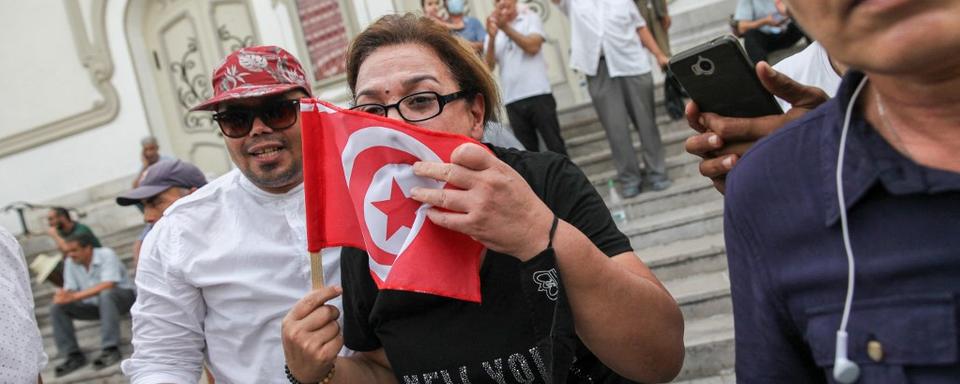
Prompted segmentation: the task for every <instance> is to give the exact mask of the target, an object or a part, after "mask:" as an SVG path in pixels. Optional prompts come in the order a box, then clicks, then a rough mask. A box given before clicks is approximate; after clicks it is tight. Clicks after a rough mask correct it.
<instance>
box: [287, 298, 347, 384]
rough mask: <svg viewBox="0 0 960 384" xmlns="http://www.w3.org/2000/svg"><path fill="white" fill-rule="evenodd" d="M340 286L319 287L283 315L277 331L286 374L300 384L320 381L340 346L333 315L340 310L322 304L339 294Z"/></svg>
mask: <svg viewBox="0 0 960 384" xmlns="http://www.w3.org/2000/svg"><path fill="white" fill-rule="evenodd" d="M341 293H343V290H342V289H341V288H340V287H320V288H319V289H316V290H313V291H311V292H310V293H308V294H307V295H306V296H304V297H303V298H302V299H300V301H298V302H297V303H296V304H294V306H293V308H292V309H290V312H287V316H285V317H284V318H283V322H282V323H281V328H280V333H281V339H282V340H283V355H284V357H285V358H286V361H287V367H288V368H289V369H290V373H291V374H292V375H293V377H295V378H296V379H297V380H299V381H300V382H302V383H315V382H319V381H320V380H323V378H324V377H326V376H327V374H328V373H329V372H330V370H331V369H333V363H334V361H335V360H336V358H337V354H338V353H340V349H341V348H342V347H343V336H342V335H341V333H340V324H338V323H337V318H339V317H340V311H339V310H337V308H336V307H334V306H332V305H326V303H327V302H328V301H330V300H332V299H333V298H335V297H337V296H340V294H341Z"/></svg>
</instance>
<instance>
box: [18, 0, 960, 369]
mask: <svg viewBox="0 0 960 384" xmlns="http://www.w3.org/2000/svg"><path fill="white" fill-rule="evenodd" d="M552 1H553V2H554V3H555V4H556V5H557V6H558V7H559V9H560V10H562V11H563V12H564V13H565V14H566V15H567V17H568V18H569V20H570V27H571V28H570V30H571V36H570V38H571V45H572V49H571V52H570V62H571V66H572V68H573V69H575V70H577V71H579V72H581V73H583V74H584V75H585V76H586V79H587V84H588V90H589V92H590V95H591V98H592V100H593V105H594V107H595V109H596V110H597V115H598V117H599V120H600V122H601V124H602V125H603V128H604V130H605V132H606V134H607V138H608V140H609V144H610V147H611V151H612V154H613V158H614V162H615V164H616V169H617V178H618V181H619V183H620V188H621V189H622V190H623V194H624V195H625V196H627V197H631V196H634V195H636V194H639V193H640V192H641V191H642V190H644V189H647V188H649V189H652V190H662V189H664V188H668V187H669V186H670V180H669V179H668V178H667V175H666V171H665V164H664V155H663V148H662V145H661V143H660V137H659V131H658V130H657V126H656V122H655V119H654V101H653V100H654V98H653V93H654V89H653V80H652V76H651V71H652V70H653V69H654V68H653V67H654V66H658V67H660V68H661V69H663V68H664V67H665V66H666V64H667V61H668V58H669V54H670V50H669V43H668V42H667V43H665V41H666V36H665V32H666V31H667V30H668V29H669V28H670V25H671V22H672V21H671V18H670V15H669V13H668V12H667V7H666V4H665V2H661V1H636V2H634V1H630V0H600V1H587V0H552ZM598 3H599V4H598ZM421 6H422V7H423V9H424V15H423V16H418V15H414V14H406V15H388V16H383V17H381V18H380V19H378V20H377V21H375V22H373V23H372V24H371V25H370V26H368V27H367V28H366V29H365V30H363V31H362V32H361V33H360V34H359V35H357V36H356V37H355V38H354V40H353V41H352V42H351V45H350V49H349V51H348V55H347V59H346V61H347V62H346V64H347V65H346V67H347V82H348V85H349V88H350V91H351V93H352V95H354V99H353V105H355V106H358V109H360V110H362V111H366V112H373V113H378V114H381V115H382V116H384V117H386V118H390V119H396V120H401V121H407V122H409V123H411V124H415V125H418V126H420V127H423V128H426V129H429V130H435V131H442V132H447V133H452V134H459V135H463V136H467V137H470V138H473V139H476V140H483V139H484V134H485V130H486V129H487V128H488V127H489V126H490V124H491V122H495V121H497V120H498V119H499V116H498V110H499V108H500V106H501V105H502V106H504V107H505V109H506V112H507V115H508V118H509V121H510V124H511V127H512V128H513V130H514V132H515V133H516V135H517V137H518V139H519V140H520V142H521V143H522V145H523V147H524V149H526V150H518V149H511V148H501V147H498V146H494V145H490V144H488V146H487V147H486V148H483V147H481V146H478V145H474V144H466V145H463V146H461V147H459V148H458V149H457V150H455V151H454V152H453V155H452V156H451V159H450V162H449V163H443V162H418V163H417V164H415V165H414V166H413V172H414V173H415V174H416V175H417V176H419V177H423V178H429V179H435V180H438V181H441V182H444V183H449V184H451V185H453V186H456V187H457V188H458V190H457V191H456V193H451V192H442V191H440V190H434V189H425V188H414V189H413V190H412V191H411V195H410V198H412V199H414V200H416V201H417V202H419V203H424V204H429V205H431V206H432V207H433V208H431V209H429V210H428V211H427V212H428V213H427V217H428V218H429V220H431V221H432V222H434V223H436V224H437V225H439V226H441V227H444V228H447V229H450V230H453V231H456V232H460V233H463V234H466V235H468V236H470V237H471V238H473V239H476V240H477V241H479V242H480V243H482V244H483V245H484V246H485V247H486V248H487V250H488V251H487V252H486V253H485V254H484V255H483V257H482V259H481V265H482V268H481V286H482V302H483V304H482V305H480V304H476V303H469V302H464V301H460V300H455V299H448V298H443V297H438V296H432V295H426V294H422V293H416V292H406V291H392V290H379V289H378V288H377V285H376V284H375V282H374V280H373V277H372V276H371V274H370V269H369V266H368V265H369V261H368V258H369V256H368V255H367V254H366V253H365V252H364V251H362V250H358V249H353V248H349V247H336V248H327V249H324V250H323V251H322V255H323V259H322V260H323V264H324V265H323V267H324V268H323V271H324V274H325V275H324V281H325V282H326V286H323V287H319V288H317V289H313V290H311V284H310V265H309V257H308V255H307V251H306V247H305V244H306V227H305V216H304V215H305V211H304V186H303V178H304V176H303V153H302V146H301V138H300V135H301V129H302V127H301V123H300V120H299V105H298V101H299V99H300V98H302V97H310V96H312V88H311V86H310V85H309V84H308V83H307V81H306V76H305V75H304V71H303V67H302V66H301V65H300V63H299V61H298V60H297V58H296V57H294V56H293V55H291V54H290V53H289V52H287V51H285V50H284V49H282V48H279V47H275V46H257V47H248V48H242V49H240V50H237V51H235V52H232V53H230V54H229V55H228V56H227V57H226V58H225V60H224V61H223V63H222V64H220V65H219V66H218V67H217V68H214V69H213V76H212V83H213V84H212V85H213V89H214V95H213V97H211V98H210V99H208V100H206V101H204V102H202V103H201V104H199V105H197V106H195V107H194V110H197V111H209V112H211V113H212V116H213V120H214V121H216V123H217V124H218V126H219V128H220V130H221V132H222V133H223V136H224V144H225V146H226V148H227V150H228V151H229V154H230V157H231V159H232V161H233V163H234V165H235V166H236V168H235V169H234V170H232V171H230V172H228V173H227V174H225V175H223V176H220V177H219V178H217V179H215V180H212V181H210V182H209V183H207V181H206V179H205V177H204V176H203V174H202V172H201V171H200V170H199V169H197V168H196V167H195V166H193V165H191V164H189V163H186V162H183V161H181V160H177V159H173V158H163V157H161V156H159V154H158V146H157V143H156V140H154V139H152V138H146V139H144V140H143V142H142V143H141V144H142V146H143V158H142V160H143V168H142V169H141V170H140V171H139V172H138V176H137V177H136V180H135V181H134V183H133V185H132V188H131V189H130V190H129V191H126V192H124V193H122V194H121V195H120V196H118V197H117V199H116V200H117V203H118V204H120V205H125V206H126V205H136V206H138V207H140V209H142V212H143V216H144V221H145V222H146V223H148V226H147V228H146V229H145V230H144V233H143V235H142V237H141V239H142V244H141V243H139V242H138V243H137V245H136V247H135V248H136V250H135V252H134V255H135V261H134V263H135V264H134V265H135V270H136V275H135V281H134V280H133V279H131V278H130V277H129V276H128V273H127V268H126V267H125V266H124V264H123V263H122V261H121V260H120V259H119V258H118V257H117V255H116V253H115V252H114V251H113V250H111V249H110V248H107V247H104V246H103V245H102V244H101V243H100V241H99V240H98V239H97V237H96V236H95V235H94V234H93V232H92V231H91V230H90V228H89V227H88V226H86V225H84V224H82V223H79V222H77V221H74V220H73V219H72V218H71V215H70V212H69V210H67V209H64V208H55V209H52V210H51V211H50V212H49V214H48V224H49V230H48V234H49V235H50V237H51V238H52V239H53V240H54V242H55V243H56V246H57V248H58V249H59V250H60V251H61V252H62V253H63V254H64V255H65V256H66V257H65V259H64V260H62V266H61V267H59V268H57V267H55V265H56V264H57V261H58V260H56V259H50V260H45V261H44V263H43V264H44V266H43V267H42V268H40V267H38V268H39V269H35V272H38V273H39V275H38V278H39V279H40V280H48V281H50V282H53V283H55V284H59V285H60V286H61V288H58V289H57V291H56V293H55V294H54V297H53V304H51V311H50V314H51V315H50V316H51V319H52V324H53V330H54V336H55V341H56V345H57V349H58V352H59V353H60V356H62V357H64V361H63V362H62V363H61V364H59V365H58V366H57V368H56V372H57V374H58V375H63V374H66V373H69V372H72V371H74V370H76V369H78V368H79V367H82V366H84V365H85V364H86V357H85V355H83V354H82V353H81V352H80V348H79V346H78V345H77V341H76V338H75V335H74V333H75V332H74V328H73V324H72V321H73V320H74V319H99V320H100V326H101V345H100V347H101V350H102V351H101V354H100V355H99V356H98V357H97V358H96V359H94V362H93V365H94V366H95V367H98V368H99V367H104V366H109V365H112V364H115V363H116V362H117V361H119V360H120V359H121V355H120V353H119V351H118V349H117V347H118V343H119V327H120V318H121V316H123V315H124V314H125V313H126V312H129V313H130V314H131V317H132V320H133V340H132V342H133V347H134V351H133V355H132V356H131V357H130V358H129V359H127V360H125V361H124V362H123V363H122V370H123V372H124V374H125V375H126V376H127V377H129V378H130V380H131V382H134V383H156V382H164V383H167V382H170V383H191V384H192V383H196V382H197V381H198V380H199V378H200V376H201V374H202V372H204V370H205V369H207V370H208V371H207V372H208V376H209V377H210V378H211V380H213V379H214V378H215V380H217V381H221V382H277V381H278V380H279V381H283V380H286V381H289V382H291V383H361V382H376V383H380V382H383V383H397V382H404V383H420V382H431V381H443V382H454V381H452V380H456V381H458V382H464V383H466V382H500V383H506V382H513V381H516V382H545V383H559V382H568V383H586V382H590V383H630V382H663V381H669V380H671V379H673V378H674V377H675V376H676V375H677V374H678V372H679V370H680V367H681V365H682V363H683V355H684V346H683V333H684V329H683V319H682V316H681V313H680V310H679V308H678V306H677V303H676V302H675V301H674V299H673V298H672V297H671V296H670V294H669V292H667V291H666V289H665V288H664V287H663V285H662V284H661V283H660V281H659V280H658V279H657V277H656V276H655V275H654V274H653V273H652V272H651V271H650V269H649V268H648V267H647V266H646V265H645V264H644V263H643V262H642V261H641V260H640V259H639V258H638V257H637V256H636V254H635V253H634V250H633V248H632V246H631V244H630V241H629V240H628V238H627V237H626V236H625V235H624V234H623V233H622V232H621V231H620V229H618V228H617V226H616V224H615V223H614V221H613V219H612V218H611V215H610V212H609V211H608V210H607V209H606V206H605V204H604V201H603V199H602V198H601V197H600V196H599V195H598V193H597V191H596V190H595V189H594V188H593V186H592V185H591V183H590V182H589V181H588V180H587V178H586V176H585V175H584V174H583V172H582V171H580V170H579V169H578V168H577V167H576V165H574V164H573V162H571V161H570V159H569V158H567V157H566V148H565V145H564V141H563V138H562V136H561V133H560V129H559V123H558V119H557V112H556V102H555V100H554V98H553V95H552V90H551V87H550V83H549V80H548V79H547V78H546V70H545V65H546V64H545V61H544V58H543V54H542V52H541V51H542V48H543V45H544V44H545V41H546V36H545V33H544V31H543V26H542V24H541V20H540V19H539V17H538V16H537V15H536V14H533V13H531V12H530V11H529V10H528V9H526V8H525V7H523V6H522V5H520V4H517V1H516V0H496V1H495V10H494V12H493V13H492V14H490V15H488V16H487V17H486V18H484V19H485V23H483V22H480V21H479V20H478V19H477V18H474V17H470V16H468V15H466V8H465V4H464V2H463V1H457V0H448V1H447V2H446V3H444V4H441V3H440V2H439V1H438V0H423V1H422V2H421ZM611 10H616V11H615V12H611ZM733 19H734V21H735V23H734V24H735V25H734V26H733V28H734V30H735V32H736V33H737V34H740V35H743V38H744V41H745V47H746V51H747V52H748V54H749V56H750V58H751V59H752V60H754V61H755V63H756V74H757V77H758V78H759V79H760V82H761V83H762V85H763V86H764V87H765V88H766V89H767V90H768V91H770V92H771V93H772V94H773V95H775V96H776V97H777V98H778V101H779V102H780V103H781V105H782V106H783V109H784V110H785V111H786V112H785V113H784V114H780V115H771V116H763V117H756V118H735V117H728V116H720V115H717V114H715V113H711V112H709V111H701V110H700V109H699V108H698V106H697V105H696V103H695V102H690V103H689V104H688V105H687V108H686V119H687V122H688V124H689V125H690V127H691V128H692V129H693V130H694V131H695V132H694V133H693V134H692V135H691V136H690V137H689V138H688V139H687V140H686V143H685V147H686V150H687V151H688V152H689V153H691V154H694V155H697V156H700V157H701V158H702V160H701V161H700V173H701V174H702V175H703V176H704V177H707V178H709V179H710V180H712V182H713V184H714V186H715V187H716V189H717V190H718V191H719V192H721V193H723V194H724V199H725V211H724V236H725V244H726V254H727V260H728V264H729V277H730V283H731V293H732V299H733V310H734V325H735V328H736V339H735V342H736V351H737V352H736V377H737V380H738V382H745V383H774V382H775V383H794V382H796V383H811V382H841V383H854V382H862V383H867V382H869V383H873V382H881V383H884V382H937V383H939V382H952V381H955V380H956V378H957V377H960V358H958V356H957V350H958V347H957V345H958V344H960V337H958V332H960V325H958V323H957V319H956V312H957V308H960V263H958V262H957V258H956V257H954V254H955V253H956V251H955V250H956V249H960V243H958V240H957V239H958V237H957V236H955V232H956V228H957V225H958V224H960V219H958V218H960V161H958V160H957V159H956V156H953V154H954V153H956V150H958V149H960V131H958V130H957V128H958V127H960V108H958V107H957V105H960V104H958V102H960V91H958V90H960V87H958V85H960V56H957V55H955V54H953V52H954V51H955V50H956V49H957V48H960V22H958V20H960V3H957V2H950V1H944V2H934V1H930V2H906V1H901V2H880V3H876V2H856V3H853V4H847V2H828V3H822V4H821V3H812V2H803V1H800V0H776V1H773V0H768V1H763V0H741V1H739V3H738V6H737V9H736V13H735V15H734V17H733ZM484 26H485V27H484ZM800 26H803V29H802V30H801V28H800ZM478 28H479V29H478ZM930 36H938V38H936V39H931V38H929V37H930ZM801 38H809V39H813V40H815V42H814V43H812V44H810V45H809V46H807V48H806V49H804V50H803V51H801V52H800V53H798V54H796V55H794V56H791V57H789V58H787V59H786V60H784V61H781V62H780V63H778V64H777V65H774V66H770V65H769V64H768V63H766V62H765V61H764V60H766V59H767V58H768V56H769V52H770V51H771V50H774V49H778V48H782V47H784V46H787V45H792V44H793V43H795V42H796V41H797V40H798V39H801ZM251 58H253V59H256V60H252V61H251ZM249 62H257V63H262V65H263V66H265V68H266V69H267V70H262V69H263V68H255V70H254V69H250V68H247V66H245V65H244V63H249ZM281 66H282V67H283V68H284V69H285V70H286V71H285V72H283V73H284V75H283V76H275V75H273V74H274V73H280V72H279V71H278V70H277V69H278V68H279V67H281ZM494 69H499V74H500V79H501V85H500V86H499V87H498V86H497V83H496V81H495V80H494V77H493V75H492V74H491V71H492V70H494ZM236 76H242V77H243V78H244V80H245V83H244V84H242V85H241V84H238V83H237V82H233V81H230V80H231V79H232V78H233V77H236ZM722 91H723V90H718V92H722ZM427 94H429V95H434V96H435V97H432V98H423V100H422V102H423V103H428V104H430V105H424V106H422V108H421V112H423V113H422V116H418V117H417V118H416V119H411V118H410V116H409V115H407V116H405V115H404V110H403V107H402V103H401V102H400V101H401V100H403V99H404V98H408V97H409V96H410V95H427ZM371 106H376V108H372V107H371ZM628 121H629V123H632V125H633V127H635V129H637V130H638V132H639V134H640V138H641V142H642V143H643V147H642V154H641V157H642V159H643V161H644V167H643V168H642V170H641V167H640V165H639V162H638V158H637V154H636V153H635V149H634V147H633V145H632V140H631V139H630V134H631V133H630V131H629V124H628ZM541 140H542V141H543V143H544V144H545V147H546V148H545V149H546V151H543V152H538V150H539V149H540V145H539V144H540V141H541ZM35 264H36V262H35ZM26 269H27V268H26V266H25V265H24V263H23V255H22V251H21V250H20V249H19V246H18V245H17V244H16V243H15V240H13V238H12V237H11V236H10V235H9V234H8V233H6V232H3V231H0V271H2V272H3V273H0V279H2V280H0V283H2V286H4V287H9V288H10V289H8V291H10V292H12V293H13V294H12V295H4V296H3V299H2V300H5V301H4V302H3V303H2V304H3V305H0V313H3V316H4V318H10V319H20V320H22V321H20V322H17V323H16V324H17V327H14V328H3V329H0V335H7V336H5V338H4V340H9V342H10V343H12V344H11V346H13V347H14V348H15V349H16V350H18V351H28V352H21V353H20V354H18V355H17V360H16V361H15V363H17V366H20V367H24V368H23V369H21V370H9V369H8V368H7V365H6V364H0V374H3V375H4V377H11V378H14V379H15V380H18V381H22V382H31V381H33V380H35V379H36V375H35V374H34V373H33V372H38V371H39V370H40V369H41V368H42V367H43V365H44V364H46V360H47V356H46V355H45V354H44V353H43V351H42V349H37V348H36V345H37V344H38V343H40V335H39V332H38V331H37V330H36V321H35V319H34V315H33V302H32V300H29V299H28V298H27V295H30V287H29V280H28V276H27V271H26ZM41 269H42V270H41ZM543 279H547V280H548V282H549V284H546V285H544V283H543ZM545 286H546V287H547V288H548V289H545ZM5 342H6V341H5ZM14 344H15V345H14ZM3 351H4V350H3V349H0V352H3ZM34 352H36V353H34ZM3 357H4V358H7V356H6V355H5V354H4V355H3ZM505 362H506V365H507V366H508V367H509V368H510V369H505ZM7 370H9V372H8V371H7ZM511 380H512V381H511Z"/></svg>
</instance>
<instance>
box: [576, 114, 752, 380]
mask: <svg viewBox="0 0 960 384" xmlns="http://www.w3.org/2000/svg"><path fill="white" fill-rule="evenodd" d="M658 112H659V113H658V116H659V117H658V126H659V128H660V133H661V136H662V139H663V142H664V146H665V148H666V156H667V169H668V171H667V172H668V174H669V176H670V179H671V180H673V186H671V187H670V188H668V189H666V190H664V191H659V192H644V193H641V194H640V195H638V196H636V197H634V198H630V199H625V200H624V201H623V204H624V208H625V210H626V211H627V214H628V216H629V218H630V219H629V220H628V221H627V222H625V223H623V224H622V225H621V228H620V229H621V231H623V232H624V234H626V235H627V236H628V237H629V238H630V241H631V243H632V245H633V247H634V249H635V250H636V252H637V254H638V256H639V257H640V259H641V260H643V261H644V263H646V264H647V265H648V266H649V267H650V268H651V269H652V270H653V272H654V273H655V274H656V275H657V277H658V278H659V279H660V280H661V281H662V282H663V283H664V285H666V287H667V289H668V290H669V291H670V293H671V294H672V295H673V296H674V297H675V298H676V299H677V302H678V303H679V305H680V308H681V311H682V312H683V316H684V322H685V327H686V330H685V337H684V338H685V340H684V342H685V344H686V359H685V361H684V366H683V370H682V371H681V373H680V376H679V377H677V379H676V381H677V382H689V383H697V384H712V383H717V384H719V383H725V382H734V378H733V374H732V368H733V317H732V307H731V301H730V284H729V280H728V277H727V268H726V257H725V249H724V243H723V234H722V232H723V197H722V196H721V195H720V194H719V193H718V192H717V191H716V190H714V189H713V186H712V184H711V183H710V181H709V180H707V179H705V178H703V177H701V176H700V174H699V172H698V162H697V160H698V159H697V158H696V157H694V156H692V155H689V154H687V153H686V152H684V151H683V142H684V140H685V139H686V138H687V137H688V136H690V134H692V132H693V131H691V130H690V128H688V127H687V126H686V122H685V121H669V120H668V119H667V118H666V117H665V112H664V111H663V110H662V105H659V104H658ZM560 119H561V126H562V127H563V131H562V132H563V135H564V137H565V138H567V144H568V148H569V151H570V155H571V156H572V159H573V162H574V163H576V164H577V165H579V166H580V167H581V169H583V170H584V172H585V173H586V174H587V177H588V178H589V179H590V180H591V182H592V183H593V184H594V186H595V187H596V188H597V190H598V192H599V193H600V194H601V196H603V197H604V199H605V200H608V197H609V195H610V194H609V189H608V187H607V185H608V184H607V183H608V181H609V180H611V179H613V178H614V177H615V172H614V171H613V163H612V160H611V157H610V150H609V147H608V146H607V144H606V137H605V136H604V135H603V129H602V127H601V126H600V125H599V122H597V120H596V114H595V112H594V111H593V109H592V107H590V106H589V105H585V106H581V107H577V108H573V109H570V110H567V111H564V112H563V113H562V114H561V117H560ZM634 139H635V141H634V146H635V147H636V148H637V149H640V147H641V146H640V143H639V142H638V141H637V135H636V134H634Z"/></svg>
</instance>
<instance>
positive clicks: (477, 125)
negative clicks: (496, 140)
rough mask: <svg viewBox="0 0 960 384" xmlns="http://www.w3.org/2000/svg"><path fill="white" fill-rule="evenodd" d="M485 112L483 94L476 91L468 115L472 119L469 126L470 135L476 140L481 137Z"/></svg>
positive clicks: (484, 125) (484, 124)
mask: <svg viewBox="0 0 960 384" xmlns="http://www.w3.org/2000/svg"><path fill="white" fill-rule="evenodd" d="M485 112H486V99H484V98H483V94H481V93H477V94H476V95H474V96H473V101H472V102H471V103H470V117H471V118H472V119H473V121H472V125H471V126H470V137H472V138H474V139H476V140H480V139H482V138H483V129H484V127H486V123H485V122H484V121H483V116H484V114H485Z"/></svg>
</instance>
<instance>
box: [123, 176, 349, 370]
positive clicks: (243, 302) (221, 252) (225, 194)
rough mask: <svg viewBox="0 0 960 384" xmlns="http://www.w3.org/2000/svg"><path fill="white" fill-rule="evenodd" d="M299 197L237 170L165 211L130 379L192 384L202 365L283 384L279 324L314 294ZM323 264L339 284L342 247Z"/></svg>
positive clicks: (328, 278)
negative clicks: (269, 189)
mask: <svg viewBox="0 0 960 384" xmlns="http://www.w3.org/2000/svg"><path fill="white" fill-rule="evenodd" d="M303 197H304V195H303V185H302V184H301V185H300V186H297V187H296V188H294V189H293V190H291V191H289V192H287V193H285V194H282V195H276V194H271V193H267V192H264V191H263V190H261V189H259V188H258V187H256V186H255V185H254V184H253V183H251V182H250V181H249V180H248V179H247V178H246V177H244V176H243V174H242V173H240V171H239V170H236V169H235V170H233V171H231V172H229V173H227V174H225V175H223V176H221V177H220V178H218V179H216V180H214V181H212V182H211V183H209V184H207V185H206V186H205V187H203V188H201V189H199V190H197V191H196V192H194V193H192V194H190V195H189V196H186V197H184V198H182V199H180V200H178V201H177V202H176V203H174V205H173V206H171V207H170V208H169V209H167V211H166V212H165V213H164V216H163V219H161V220H160V221H158V222H157V225H156V226H154V228H153V230H152V231H151V232H150V234H149V235H148V236H147V238H146V239H145V240H144V243H143V248H142V252H141V255H140V261H139V265H138V268H137V277H136V285H137V302H136V303H135V304H134V306H133V308H132V309H131V314H132V317H133V346H134V353H133V356H131V358H130V359H128V360H126V361H124V362H123V365H122V368H123V372H124V374H126V375H127V376H128V377H129V378H130V379H131V382H133V383H158V382H163V383H189V384H195V383H196V382H197V381H198V379H199V377H200V373H201V369H202V361H203V360H204V358H206V361H207V365H208V368H210V370H211V372H212V373H213V375H214V377H216V379H217V380H219V381H223V382H228V383H241V382H248V383H253V382H256V383H285V382H286V376H285V375H284V371H283V367H284V363H285V362H284V355H283V349H282V345H281V340H280V322H281V320H282V319H283V317H284V316H285V315H286V314H287V312H288V311H289V310H290V309H291V308H292V307H293V305H294V304H295V303H296V302H297V301H298V300H299V299H301V298H302V297H303V296H305V295H306V294H307V293H308V292H309V290H310V263H309V256H308V253H307V239H306V222H305V210H304V200H303ZM323 267H324V268H323V270H324V280H325V282H326V284H328V285H340V248H330V249H325V250H323ZM328 304H331V305H335V306H336V307H337V308H338V309H339V308H342V305H341V299H340V298H337V299H335V300H333V301H331V302H329V303H328Z"/></svg>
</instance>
